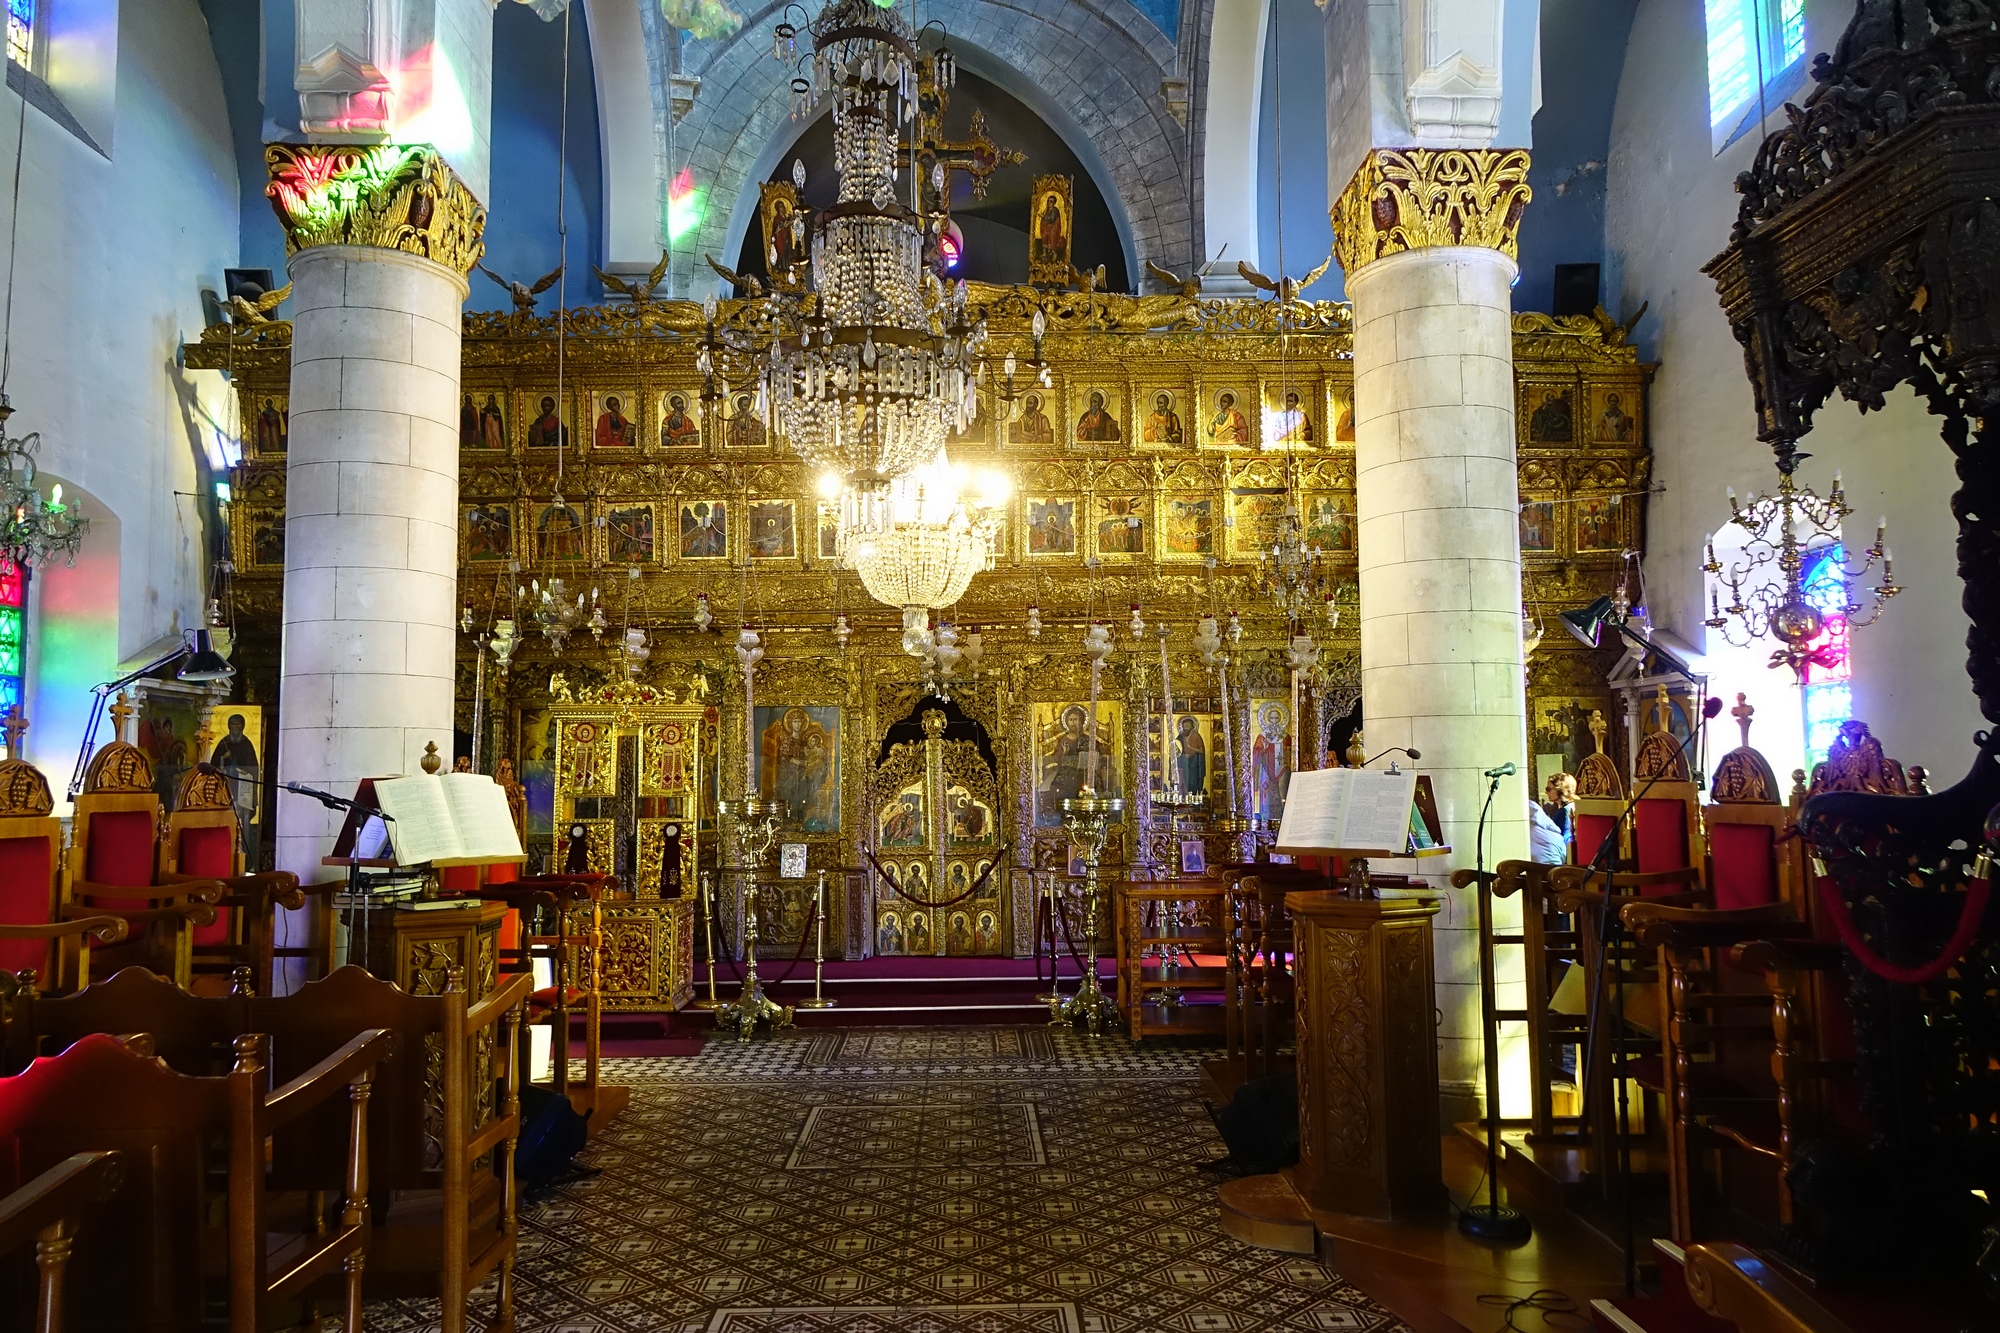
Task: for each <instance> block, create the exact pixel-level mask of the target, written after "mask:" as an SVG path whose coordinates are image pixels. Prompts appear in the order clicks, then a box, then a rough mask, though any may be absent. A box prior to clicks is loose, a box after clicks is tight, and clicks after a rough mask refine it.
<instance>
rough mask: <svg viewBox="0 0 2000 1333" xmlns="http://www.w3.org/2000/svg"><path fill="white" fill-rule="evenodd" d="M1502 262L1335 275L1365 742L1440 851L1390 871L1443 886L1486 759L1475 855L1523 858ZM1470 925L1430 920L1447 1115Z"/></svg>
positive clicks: (1466, 994) (1410, 254) (1515, 556)
mask: <svg viewBox="0 0 2000 1333" xmlns="http://www.w3.org/2000/svg"><path fill="white" fill-rule="evenodd" d="M1514 273H1515V267H1514V262H1513V260H1511V259H1509V258H1508V257H1507V256H1506V255H1505V254H1503V253H1501V252H1500V251H1499V250H1496V249H1490V248H1484V247H1477V248H1476V247H1470V246H1451V247H1439V248H1430V249H1418V250H1410V251H1406V252H1403V253H1399V254H1392V255H1389V256H1387V257H1385V258H1382V259H1379V260H1376V261H1374V262H1372V263H1368V264H1366V265H1364V266H1362V267H1361V269H1360V271H1359V272H1358V273H1350V274H1349V275H1348V279H1347V290H1348V294H1349V296H1350V297H1351V298H1352V299H1353V302H1354V402H1355V491H1356V507H1357V510H1358V525H1359V556H1360V573H1361V686H1362V696H1363V709H1364V716H1365V717H1366V719H1367V723H1366V725H1367V729H1368V748H1369V749H1370V750H1371V751H1378V750H1382V749H1385V748H1387V747H1389V746H1392V745H1406V746H1411V747H1413V748H1415V749H1417V750H1418V751H1420V752H1421V753H1422V755H1423V759H1422V761H1421V762H1420V763H1419V764H1418V765H1417V767H1418V768H1419V769H1421V770H1422V771H1423V772H1425V773H1427V774H1429V775H1430V778H1431V782H1432V784H1433V786H1434V787H1435V790H1436V794H1437V800H1438V813H1439V816H1440V818H1441V819H1442V821H1443V824H1444V830H1443V831H1444V837H1445V841H1446V842H1448V843H1450V844H1451V846H1452V848H1453V854H1452V855H1451V856H1450V857H1448V858H1440V859H1439V860H1430V861H1424V862H1406V863H1403V864H1404V865H1405V866H1416V867H1419V868H1421V870H1422V871H1423V872H1424V873H1425V874H1427V875H1429V876H1430V877H1432V878H1433V879H1434V880H1436V881H1439V882H1440V883H1441V882H1442V881H1443V879H1444V877H1445V876H1446V875H1447V874H1448V873H1449V871H1450V870H1451V869H1452V868H1454V867H1457V866H1470V865H1471V864H1472V861H1473V841H1474V836H1475V826H1476V824H1477V821H1478V819H1479V809H1480V804H1481V802H1482V801H1483V800H1484V798H1485V794H1486V785H1487V784H1486V781H1485V779H1484V778H1483V777H1482V776H1481V772H1482V770H1484V769H1488V768H1494V767H1498V766H1499V765H1502V764H1505V763H1508V762H1512V763H1514V764H1515V765H1517V767H1518V768H1519V769H1520V772H1519V773H1517V774H1516V776H1514V777H1511V778H1507V779H1505V780H1503V781H1502V782H1501V784H1500V791H1499V795H1498V796H1497V797H1496V798H1495V799H1494V802H1493V809H1492V813H1491V816H1490V817H1489V819H1488V822H1487V826H1486V840H1485V846H1486V855H1485V860H1486V865H1487V866H1488V867H1489V868H1491V867H1492V866H1493V865H1494V864H1495V862H1497V861H1499V860H1500V859H1501V858H1503V857H1521V856H1525V855H1526V852H1527V805H1526V802H1527V799H1528V797H1527V788H1526V778H1525V776H1524V774H1525V772H1526V765H1527V730H1526V719H1525V701H1524V693H1523V687H1522V664H1521V552H1520V527H1519V518H1518V500H1519V497H1518V482H1517V475H1516V471H1515V457H1514V452H1515V451H1514V357H1513V335H1512V331H1511V321H1510V317H1509V315H1510V302H1509V287H1510V284H1511V283H1512V281H1513V278H1514ZM1440 861H1443V862H1448V864H1441V863H1440ZM1478 920H1479V918H1478V911H1477V903H1476V901H1475V900H1474V899H1473V898H1472V897H1471V896H1470V895H1469V894H1468V893H1465V892H1462V891H1458V890H1452V891H1450V894H1449V897H1448V899H1447V901H1446V904H1445V908H1444V910H1443V911H1442V912H1441V913H1440V914H1439V916H1438V918H1437V922H1436V935H1435V939H1436V947H1437V980H1438V987H1437V991H1438V1007H1439V1009H1440V1010H1441V1012H1442V1014H1443V1020H1442V1024H1441V1026H1440V1028H1439V1032H1438V1036H1439V1039H1440V1044H1439V1076H1440V1081H1441V1084H1442V1092H1443V1096H1444V1100H1445V1104H1446V1106H1447V1108H1448V1109H1453V1111H1454V1113H1456V1114H1469V1112H1470V1104H1469V1103H1468V1102H1466V1101H1464V1100H1462V1099H1464V1098H1470V1097H1474V1096H1477V1095H1478V1093H1477V1089H1479V1088H1482V1087H1483V1083H1482V1082H1481V1080H1483V1078H1484V1073H1483V1066H1482V1064H1481V1036H1480V1019H1479V1012H1480V1005H1479V953H1478Z"/></svg>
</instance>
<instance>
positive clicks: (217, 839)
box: [179, 825, 236, 949]
mask: <svg viewBox="0 0 2000 1333" xmlns="http://www.w3.org/2000/svg"><path fill="white" fill-rule="evenodd" d="M179 851H180V868H181V869H180V872H181V873H182V874H183V875H206V876H209V877H211V878H214V879H227V878H228V877H229V876H231V875H233V874H235V873H236V832H235V830H234V829H230V828H227V827H224V826H220V825H217V826H213V827H209V828H187V829H182V830H181V832H180V848H179ZM229 918H230V909H229V908H227V907H224V908H221V909H220V910H218V911H217V912H216V914H215V922H214V924H213V925H207V926H196V927H195V928H194V947H195V948H197V949H200V948H204V947H209V946H213V945H217V944H227V943H229V942H230V940H231V939H233V938H234V936H233V935H232V934H231V932H230V925H231V922H230V919H229Z"/></svg>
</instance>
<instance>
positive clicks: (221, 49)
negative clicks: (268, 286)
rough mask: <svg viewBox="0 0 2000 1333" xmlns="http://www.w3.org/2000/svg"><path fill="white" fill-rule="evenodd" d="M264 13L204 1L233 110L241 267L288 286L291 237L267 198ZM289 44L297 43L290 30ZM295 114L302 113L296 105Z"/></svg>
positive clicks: (239, 1) (230, 1)
mask: <svg viewBox="0 0 2000 1333" xmlns="http://www.w3.org/2000/svg"><path fill="white" fill-rule="evenodd" d="M262 9H263V6H262V4H261V3H260V0H201V13H202V17H203V18H205V19H207V20H208V42H209V46H210V47H212V48H213V49H214V51H215V63H216V67H217V68H218V69H219V70H221V72H222V96H223V101H224V104H225V106H226V107H227V108H228V112H229V137H230V142H231V147H232V148H233V149H234V150H235V155H236V174H237V178H238V181H239V184H240V193H241V209H242V242H241V246H240V251H239V253H240V256H241V257H240V258H239V259H238V260H237V263H236V265H235V267H239V268H268V269H270V270H271V275H272V279H273V281H275V282H277V283H278V284H279V285H280V286H283V285H284V282H285V233H284V229H283V228H281V227H280V226H279V225H278V215H277V214H275V213H273V212H272V211H271V203H270V201H269V200H268V199H266V198H265V197H264V181H265V172H264V100H263V97H262V95H261V92H262V90H261V89H260V88H259V86H258V83H257V71H258V57H259V51H260V38H261V37H262V34H263V28H262ZM289 17H290V16H289V14H288V15H287V20H288V22H289ZM285 41H286V42H287V43H288V44H289V43H290V41H291V29H290V28H289V27H287V28H286V30H285ZM287 68H289V66H287ZM292 110H293V111H294V113H296V112H297V110H298V106H297V103H296V102H294V103H293V106H292ZM294 119H296V115H295V116H294ZM217 276H218V278H219V277H220V275H219V274H218V275H217ZM281 313H282V312H281Z"/></svg>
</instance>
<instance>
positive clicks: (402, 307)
mask: <svg viewBox="0 0 2000 1333" xmlns="http://www.w3.org/2000/svg"><path fill="white" fill-rule="evenodd" d="M288 267H289V270H290V273H291V278H292V283H293V289H292V383H291V441H290V450H289V456H288V459H287V463H286V473H285V477H286V483H285V485H286V491H285V511H286V518H285V601H284V607H285V628H284V655H283V665H282V674H283V684H282V688H281V690H280V696H279V706H278V778H279V781H281V782H300V783H305V784H307V785H309V786H313V787H319V788H323V789H325V790H329V791H332V792H335V793H337V794H339V795H343V796H347V795H352V794H353V791H354V788H355V785H356V784H357V783H358V782H359V781H360V780H361V779H362V778H366V777H381V776H384V775H387V774H392V773H416V772H419V771H421V770H420V769H419V767H418V761H419V760H420V759H421V758H422V756H423V753H424V745H425V743H426V742H433V741H434V742H436V744H437V747H438V752H439V754H441V755H443V756H444V759H445V762H446V763H447V764H449V763H450V759H451V748H452V746H451V742H452V716H453V715H452V688H453V663H454V654H455V636H456V633H457V627H456V625H455V623H454V621H455V616H456V611H457V575H458V398H459V331H460V312H461V310H462V307H463V305H464V302H465V296H466V283H465V279H464V278H463V277H461V276H460V275H459V274H458V273H456V272H455V271H453V270H452V269H450V268H448V267H446V266H444V265H442V264H439V263H436V262H434V261H432V260H429V259H425V258H421V257H418V256H415V255H410V254H406V253H403V252H401V251H396V250H388V249H377V248H372V247H362V246H346V245H325V246H315V247H312V248H309V249H304V250H301V251H299V252H298V253H297V254H296V255H294V256H293V257H292V260H291V262H290V264H289V266H288ZM340 823H341V816H340V815H339V814H338V813H337V812H335V811H331V810H326V809H324V808H322V807H321V806H319V805H318V804H316V803H314V802H312V801H310V800H308V799H306V798H304V797H300V796H293V795H288V794H284V793H280V795H279V798H278V844H277V863H278V868H279V869H281V870H289V871H292V872H294V873H295V874H297V875H299V876H300V877H301V878H306V877H310V878H312V879H320V878H324V877H325V872H323V871H322V870H321V868H320V864H319V863H320V858H321V856H323V855H325V854H326V853H327V852H328V851H329V850H331V847H332V838H333V835H334V834H335V833H336V832H337V831H338V830H339V828H340Z"/></svg>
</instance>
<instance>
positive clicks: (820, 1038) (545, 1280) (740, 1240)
mask: <svg viewBox="0 0 2000 1333" xmlns="http://www.w3.org/2000/svg"><path fill="white" fill-rule="evenodd" d="M1211 1054H1213V1051H1211V1050H1209V1049H1206V1048H1197V1047H1172V1046H1166V1045H1163V1044H1161V1043H1158V1042H1153V1043H1148V1044H1147V1045H1146V1046H1144V1047H1135V1046H1133V1045H1132V1044H1130V1043H1129V1042H1126V1041H1125V1040H1123V1039H1122V1038H1105V1039H1102V1040H1099V1041H1095V1042H1093V1041H1090V1040H1089V1039H1087V1038H1083V1037H1078V1036H1075V1035H1073V1034H1071V1033H1068V1032H1065V1031H1062V1030H1053V1031H1051V1030H1048V1029H1022V1028H995V1029H971V1030H968V1029H954V1030H949V1031H945V1030H940V1031H935V1032H924V1031H877V1032H853V1033H846V1034H829V1033H812V1034H798V1035H787V1036H782V1037H778V1038H775V1039H771V1040H759V1041H756V1042H751V1043H747V1044H741V1043H737V1042H733V1041H718V1042H711V1043H710V1044H709V1046H708V1047H707V1049H706V1050H704V1051H703V1053H702V1054H701V1055H700V1056H697V1057H693V1058H686V1059H634V1060H609V1061H606V1064H605V1070H606V1073H605V1078H606V1081H607V1082H614V1083H621V1084H624V1085H626V1086H628V1087H630V1088H631V1089H632V1105H631V1108H630V1109H629V1110H628V1111H627V1112H626V1113H625V1114H624V1115H623V1116H622V1117H620V1118H619V1120H618V1121H617V1122H616V1123H615V1124H614V1125H613V1126H612V1127H611V1129H610V1130H609V1131H607V1132H606V1133H605V1134H604V1135H603V1136H602V1137H601V1138H600V1139H599V1140H598V1141H597V1142H596V1143H594V1144H592V1145H591V1148H590V1149H589V1151H588V1153H587V1155H586V1159H585V1160H586V1161H587V1162H588V1163H589V1164H590V1165H592V1166H595V1167H599V1168H602V1171H603V1174H602V1175H600V1176H598V1177H596V1178H595V1179H592V1180H589V1181H586V1182H582V1183H579V1184H576V1185H572V1186H569V1187H567V1188H566V1189H564V1190H562V1191H560V1192H559V1193H557V1194H555V1195H554V1196H552V1197H550V1198H549V1199H548V1200H546V1201H544V1202H542V1203H540V1204H536V1205H533V1206H530V1207H527V1208H524V1209H523V1212H522V1218H521V1233H522V1240H521V1263H520V1266H519V1268H518V1270H517V1275H518V1282H517V1289H518V1292H519V1301H518V1305H517V1307H516V1318H517V1323H518V1327H519V1331H520V1333H641V1331H642V1330H643V1331H644V1333H834V1330H839V1331H840V1333H1151V1331H1152V1330H1181V1331H1183V1333H1206V1331H1207V1330H1218V1331H1223V1330H1226V1331H1228V1333H1267V1331H1269V1333H1275V1331H1276V1330H1292V1329H1303V1330H1315V1329H1336V1330H1355V1331H1357V1333H1408V1329H1407V1327H1406V1326H1405V1325H1404V1324H1402V1323H1400V1322H1399V1321H1398V1320H1396V1319H1395V1317H1394V1316H1392V1315H1390V1314H1388V1313H1387V1312H1386V1311H1384V1310H1383V1309H1382V1308H1381V1307H1380V1306H1378V1305H1375V1304H1374V1303H1372V1302H1371V1301H1369V1300H1368V1299H1367V1298H1366V1297H1365V1296H1363V1295H1362V1294H1361V1293H1360V1292H1359V1291H1357V1290H1355V1289H1354V1288H1353V1287H1351V1286H1348V1285H1347V1284H1346V1283H1345V1282H1343V1281H1342V1280H1341V1278H1340V1277H1339V1275H1338V1274H1336V1273H1334V1272H1332V1271H1331V1270H1329V1269H1327V1268H1324V1267H1322V1266H1321V1265H1319V1264H1317V1263H1313V1262H1310V1261H1306V1260H1301V1259H1299V1258H1296V1257H1293V1256H1286V1255H1278V1254H1273V1253H1270V1252H1267V1251H1261V1250H1254V1249H1251V1248H1249V1247H1247V1246H1244V1245H1240V1244H1238V1243H1237V1242H1236V1241H1233V1240H1231V1239H1229V1238H1228V1237H1227V1236H1224V1235H1223V1234H1222V1232H1221V1231H1220V1229H1219V1228H1218V1226H1217V1225H1216V1210H1215V1194H1214V1177H1213V1176H1211V1175H1209V1174H1206V1173H1203V1172H1199V1171H1197V1170H1196V1169H1195V1168H1194V1165H1193V1164H1194V1163H1195V1162H1198V1161H1203V1160H1207V1159H1210V1158H1214V1157H1219V1156H1221V1155H1222V1145H1221V1142H1220V1141H1219V1140H1218V1139H1217V1137H1216V1135H1215V1131H1214V1129H1213V1127H1212V1126H1211V1125H1210V1123H1209V1120H1208V1116H1207V1113H1206V1112H1205V1111H1204V1110H1203V1108H1202V1105H1201V1094H1200V1090H1199V1087H1198V1085H1197V1083H1196V1069H1197V1066H1198V1065H1199V1062H1200V1061H1201V1059H1202V1058H1204V1057H1205V1056H1208V1055H1211ZM490 1309H491V1306H490V1305H489V1304H487V1303H486V1301H485V1300H483V1299H482V1300H481V1301H479V1302H478V1303H477V1304H476V1305H475V1316H476V1317H479V1318H483V1317H484V1316H485V1315H486V1314H487V1312H488V1311H489V1310H490ZM436 1318H437V1307H436V1303H435V1302H431V1303H428V1304H426V1303H424V1302H414V1301H412V1302H382V1303H379V1304H375V1305H371V1306H370V1309H369V1323H368V1327H369V1328H370V1330H380V1331H382V1333H419V1331H420V1330H425V1329H429V1328H434V1327H435V1326H436Z"/></svg>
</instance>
